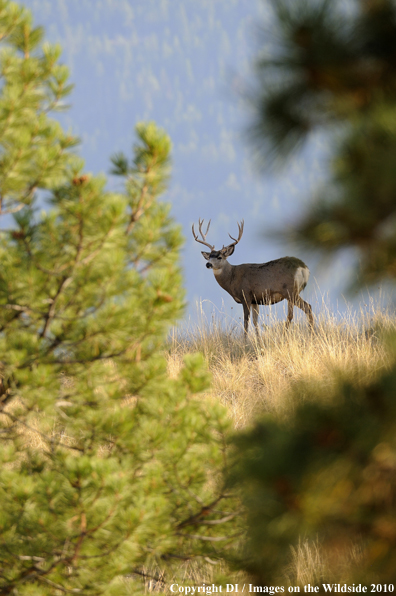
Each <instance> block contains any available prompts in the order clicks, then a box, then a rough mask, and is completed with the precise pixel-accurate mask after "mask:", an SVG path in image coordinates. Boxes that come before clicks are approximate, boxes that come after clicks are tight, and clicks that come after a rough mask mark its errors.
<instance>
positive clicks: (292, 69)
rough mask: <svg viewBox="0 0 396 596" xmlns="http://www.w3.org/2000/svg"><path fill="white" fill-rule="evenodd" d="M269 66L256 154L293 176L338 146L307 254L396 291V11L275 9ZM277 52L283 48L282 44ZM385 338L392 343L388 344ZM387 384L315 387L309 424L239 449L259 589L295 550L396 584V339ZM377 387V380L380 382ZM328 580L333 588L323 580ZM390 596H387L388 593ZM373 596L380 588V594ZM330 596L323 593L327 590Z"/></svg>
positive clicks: (297, 420)
mask: <svg viewBox="0 0 396 596" xmlns="http://www.w3.org/2000/svg"><path fill="white" fill-rule="evenodd" d="M272 6H273V10H274V13H273V14H274V22H273V24H272V25H273V26H272V30H271V32H267V34H268V35H269V37H267V38H266V39H265V41H266V45H265V48H264V49H263V53H262V55H261V56H260V58H259V60H258V62H257V74H258V78H257V89H256V91H257V94H256V95H255V96H254V97H253V102H254V105H255V107H256V120H255V122H254V124H253V126H252V133H253V137H254V138H253V140H254V141H255V143H256V149H257V150H258V151H259V154H260V155H261V159H263V158H264V160H268V159H272V160H275V161H277V162H278V164H281V163H283V164H285V163H287V158H288V157H289V156H290V154H291V153H292V152H293V151H296V150H297V149H298V148H299V147H301V145H302V143H303V142H304V141H305V140H306V138H307V136H308V135H309V133H310V132H311V131H317V130H321V131H322V132H323V133H324V132H325V133H326V134H327V139H328V141H329V143H332V147H333V156H332V160H331V163H332V174H331V175H332V178H331V180H330V181H329V182H328V183H327V185H326V187H325V188H323V189H322V190H321V192H320V193H318V197H317V198H316V200H315V201H313V204H312V208H311V209H310V210H308V211H307V212H306V213H305V214H304V215H303V217H302V219H301V220H300V222H298V223H297V224H296V226H295V227H294V228H293V229H292V230H291V232H292V237H293V238H294V239H295V240H297V241H299V242H300V244H302V245H304V246H309V247H311V248H314V249H315V250H318V249H322V250H325V251H327V252H331V251H333V252H334V251H337V250H339V249H341V248H344V247H352V248H357V249H358V251H359V252H360V257H361V262H362V271H361V276H360V282H361V283H365V282H372V281H374V280H383V279H387V278H390V279H394V277H395V271H396V269H395V265H396V251H395V246H396V245H395V237H396V235H395V232H396V228H395V222H396V168H395V156H396V153H395V150H396V128H395V122H396V120H395V115H396V108H395V105H396V104H395V99H396V5H395V3H394V2H393V1H391V0H368V1H367V0H360V1H358V0H356V1H355V2H352V3H349V5H348V8H349V9H350V10H349V12H346V11H345V10H344V9H345V4H344V5H343V4H342V3H337V2H333V1H331V0H330V1H328V0H321V1H320V2H316V1H315V0H290V1H287V0H278V1H276V2H275V1H274V2H272ZM269 40H271V43H269ZM377 333H378V335H380V330H377ZM382 341H384V342H385V343H384V345H383V346H382V347H383V349H384V352H386V354H387V355H386V361H387V362H388V363H389V365H388V366H387V370H386V371H385V372H382V373H379V372H378V371H368V372H369V373H370V374H367V375H366V376H367V378H369V379H371V380H370V381H367V380H366V379H365V375H363V376H362V373H361V371H356V374H352V375H351V374H350V373H349V374H346V373H345V372H344V371H343V370H338V371H337V370H335V371H334V374H333V378H332V381H331V382H330V383H329V381H328V380H327V381H326V383H324V382H323V383H322V382H320V381H315V382H312V381H309V380H302V381H301V382H300V383H298V384H296V385H295V387H294V388H293V390H292V392H291V395H290V396H289V397H290V403H294V404H296V410H295V414H293V415H291V416H290V419H289V420H287V421H283V422H280V421H279V420H276V419H274V418H272V417H271V416H267V417H266V418H264V419H262V420H261V421H259V422H258V423H257V425H256V427H255V428H254V429H253V430H251V431H246V432H244V433H243V434H241V435H240V436H239V437H237V438H236V440H235V443H236V446H237V449H236V455H235V462H234V465H235V468H234V475H233V481H234V483H235V484H236V485H239V486H241V487H242V490H241V492H242V495H243V499H244V502H245V506H246V510H247V512H248V527H249V530H248V541H247V543H246V548H245V551H244V553H243V557H242V559H241V566H242V568H244V569H245V570H247V571H248V572H249V573H250V574H251V575H252V576H253V577H254V578H255V580H256V582H257V583H261V584H266V585H274V583H273V582H275V585H276V583H277V582H278V583H279V582H282V581H283V580H284V578H285V573H286V571H287V566H288V564H289V562H290V547H292V548H294V549H297V547H298V544H299V542H300V541H302V540H306V539H307V540H311V541H319V544H320V547H321V550H322V553H323V554H324V556H325V559H326V560H327V561H330V565H328V566H327V568H326V569H325V571H324V572H323V571H318V577H320V575H321V574H322V577H321V579H322V581H324V582H326V581H327V582H336V583H337V582H339V581H340V565H337V562H338V563H340V562H342V563H343V564H344V566H345V561H346V560H347V557H348V554H349V553H350V550H351V548H352V547H358V548H359V549H360V556H359V557H358V558H357V565H356V566H352V565H351V566H350V567H349V568H347V569H345V567H344V569H343V574H344V578H345V577H347V578H348V581H349V584H350V585H351V586H352V584H353V582H357V583H359V582H362V583H364V584H369V583H371V582H374V583H375V584H379V585H380V588H381V589H384V590H385V589H388V587H389V585H390V588H389V589H390V590H391V589H392V586H393V585H394V583H395V581H396V572H395V569H396V525H395V519H396V505H395V504H396V466H395V462H396V428H395V382H396V349H395V347H396V338H395V337H394V336H392V335H391V336H389V337H387V338H386V339H384V338H382ZM373 379H374V380H373ZM323 573H325V575H323ZM384 584H385V585H386V587H384ZM368 591H370V588H369V590H368ZM320 592H321V593H322V592H323V589H322V588H321V589H320Z"/></svg>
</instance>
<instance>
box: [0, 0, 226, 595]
mask: <svg viewBox="0 0 396 596" xmlns="http://www.w3.org/2000/svg"><path fill="white" fill-rule="evenodd" d="M42 38H43V31H42V29H41V28H33V26H32V18H31V15H30V13H29V12H28V11H26V10H25V9H24V8H22V7H20V6H18V5H16V4H15V3H12V2H9V1H6V0H0V39H1V47H0V68H1V71H0V72H1V76H2V85H1V99H0V106H1V107H0V130H1V137H0V143H1V155H0V163H1V165H0V189H1V198H0V200H1V205H0V206H1V215H3V216H4V215H5V214H11V216H12V217H13V223H12V225H11V226H10V227H7V228H5V227H3V228H2V229H1V230H0V263H1V268H0V367H1V368H0V377H1V385H0V503H1V507H0V593H1V594H20V595H22V594H37V595H39V594H40V596H42V595H45V594H58V593H69V592H70V593H81V594H95V595H97V594H124V593H125V594H126V593H130V592H131V590H138V591H139V586H133V585H131V582H132V581H133V579H131V578H137V577H139V576H140V577H149V576H153V577H154V578H156V579H157V581H158V582H159V585H160V586H164V585H166V581H167V578H168V574H169V573H171V572H172V573H174V574H176V577H177V573H178V569H179V570H180V573H182V571H183V570H182V563H183V561H189V560H191V559H192V558H194V557H201V558H202V557H207V556H210V557H211V559H217V558H219V557H221V556H222V547H226V546H230V545H231V544H232V540H233V539H232V537H231V536H232V534H233V532H234V530H233V529H232V525H233V523H234V522H233V518H234V517H235V516H234V515H233V513H232V501H230V499H229V497H228V496H227V494H226V493H225V492H224V487H223V481H222V469H223V467H224V465H225V457H226V456H225V434H226V431H227V428H228V422H227V419H226V417H225V415H224V412H223V410H222V408H221V407H219V406H217V405H214V404H210V406H209V404H206V403H205V402H203V401H202V400H201V399H200V398H199V396H197V395H196V394H197V393H199V392H200V391H201V390H202V389H203V388H205V387H206V386H207V384H208V373H207V372H206V370H205V367H204V366H203V361H202V358H201V357H200V356H199V355H197V356H190V357H189V358H187V359H186V361H185V366H184V368H183V369H182V371H181V373H180V374H179V376H178V378H176V379H170V378H169V375H168V373H167V370H166V360H165V358H164V354H163V350H164V343H165V341H166V334H167V332H168V330H169V326H170V325H171V324H173V323H174V322H175V321H176V320H177V319H178V318H179V317H180V315H181V313H182V312H183V307H184V293H183V290H182V287H181V282H182V277H181V271H180V265H179V250H180V247H181V244H182V237H181V233H180V227H179V226H177V225H175V223H174V221H173V220H172V218H171V217H170V214H169V205H167V204H166V203H164V202H162V201H160V200H158V199H159V196H160V195H161V193H163V192H164V190H165V189H166V186H167V181H168V178H169V175H170V150H171V143H170V139H169V137H168V136H167V134H166V133H165V132H164V131H163V130H161V129H160V128H158V127H157V126H156V125H155V124H154V123H146V124H143V123H141V124H139V125H138V126H137V127H136V134H137V143H136V145H135V147H134V152H133V159H132V161H131V162H129V161H128V159H127V158H126V157H125V156H123V155H117V156H115V157H114V158H113V166H114V173H116V174H117V175H120V176H122V177H123V180H124V182H125V184H124V187H125V188H124V191H123V192H119V193H116V192H108V191H107V190H106V179H105V177H104V176H92V175H90V174H88V173H85V172H84V170H83V162H82V160H81V159H80V158H79V157H78V156H77V155H76V154H75V153H74V152H73V151H72V150H71V149H72V148H73V147H75V145H76V143H77V139H76V138H75V137H73V136H72V135H71V134H66V133H64V132H63V130H62V128H61V126H60V125H59V123H57V122H56V121H55V120H53V119H51V116H50V115H51V112H52V111H53V110H55V109H57V108H59V107H64V104H63V101H64V98H65V97H66V96H67V94H68V93H69V92H70V90H71V86H70V85H69V84H68V82H67V81H68V73H67V69H66V68H65V67H64V66H61V65H59V64H58V59H59V56H60V49H59V48H58V47H53V46H50V45H48V44H44V45H42V46H41V41H42ZM43 201H44V202H45V206H46V209H45V210H44V211H40V210H39V208H40V207H42V205H43ZM9 217H10V215H9ZM223 503H225V504H224V505H223ZM223 509H225V510H226V513H225V512H223V511H222V510H223ZM172 569H173V570H172ZM128 578H129V579H128Z"/></svg>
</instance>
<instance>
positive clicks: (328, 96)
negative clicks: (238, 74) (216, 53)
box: [252, 0, 396, 283]
mask: <svg viewBox="0 0 396 596" xmlns="http://www.w3.org/2000/svg"><path fill="white" fill-rule="evenodd" d="M272 4H273V8H274V13H275V16H274V18H275V25H274V27H273V29H272V32H271V33H269V36H270V38H271V40H272V41H271V43H270V46H269V47H270V50H269V51H268V45H267V51H266V53H265V54H264V55H263V57H262V59H259V60H258V61H257V74H258V82H259V87H258V90H257V93H256V94H255V95H254V98H253V102H254V104H255V108H256V121H255V122H254V125H253V126H252V136H253V140H254V141H255V143H256V146H257V147H258V149H259V151H260V152H261V153H262V154H263V155H264V157H265V160H268V159H270V161H271V159H281V158H284V157H286V156H288V155H289V154H290V152H291V151H292V150H293V149H295V148H296V147H298V146H299V145H301V143H302V141H303V140H304V139H305V138H306V136H307V135H308V134H309V133H310V132H311V131H315V130H323V129H324V130H326V131H327V133H328V136H329V142H330V138H331V137H330V133H331V131H332V130H333V131H334V130H335V129H337V132H338V134H337V135H336V136H335V137H334V136H333V139H332V141H333V143H334V146H335V150H334V158H333V175H332V179H331V180H330V181H329V182H327V183H326V187H325V188H322V189H321V190H320V191H319V192H318V193H317V198H316V201H315V206H314V207H313V209H312V210H311V211H309V212H308V213H306V214H305V216H304V217H303V218H302V219H301V221H300V223H299V224H298V225H297V226H295V227H294V229H292V230H290V231H289V235H290V236H291V237H292V238H293V239H294V240H296V241H297V242H299V243H300V244H302V245H304V246H305V247H309V248H313V249H322V250H324V251H326V252H329V251H336V250H337V249H339V248H342V247H357V248H358V249H359V250H360V253H361V262H362V272H361V278H360V279H361V282H362V283H373V282H376V281H377V280H378V279H381V278H383V277H390V278H392V279H393V278H395V276H396V245H395V241H394V238H395V232H396V228H395V225H396V224H395V221H396V215H395V211H396V209H395V192H396V186H395V185H396V181H395V180H396V179H395V176H394V174H393V170H394V167H393V164H394V162H395V155H396V154H395V151H396V128H395V121H396V120H395V119H396V112H395V99H396V63H395V59H394V40H395V37H396V6H395V3H394V2H393V1H392V0H374V1H372V2H364V1H363V0H361V1H358V0H355V2H354V3H353V4H354V6H353V9H354V10H352V11H351V12H350V13H349V14H345V13H343V12H342V8H341V7H340V5H339V4H338V3H336V2H329V1H327V0H321V2H319V3H318V2H313V1H308V0H299V1H297V2H292V1H288V0H282V1H280V2H275V1H274V2H273V3H272Z"/></svg>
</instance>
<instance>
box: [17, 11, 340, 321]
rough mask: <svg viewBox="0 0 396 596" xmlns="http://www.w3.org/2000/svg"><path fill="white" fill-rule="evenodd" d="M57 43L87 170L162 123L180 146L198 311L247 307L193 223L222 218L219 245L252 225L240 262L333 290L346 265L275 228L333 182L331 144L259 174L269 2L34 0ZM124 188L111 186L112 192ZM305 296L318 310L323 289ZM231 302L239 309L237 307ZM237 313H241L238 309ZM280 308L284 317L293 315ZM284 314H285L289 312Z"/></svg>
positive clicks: (179, 214)
mask: <svg viewBox="0 0 396 596" xmlns="http://www.w3.org/2000/svg"><path fill="white" fill-rule="evenodd" d="M24 4H25V5H26V6H27V7H29V8H30V9H31V10H32V11H33V15H34V21H35V23H36V24H40V25H44V27H45V29H46V38H47V39H48V40H50V41H51V42H60V43H61V45H62V47H63V56H62V61H63V62H64V63H66V64H67V65H68V66H69V67H70V71H71V80H72V82H73V83H75V89H74V91H73V93H72V95H71V97H70V102H71V104H72V106H71V109H70V110H69V111H68V112H67V113H66V114H65V115H63V116H62V123H63V124H64V125H65V126H66V127H71V128H72V129H73V132H74V133H76V134H78V135H79V136H80V137H81V139H82V145H81V147H80V153H81V155H82V156H83V157H84V158H85V160H86V165H87V169H88V170H89V171H92V172H94V173H98V172H105V173H108V172H109V169H110V161H109V158H110V156H111V155H112V154H113V153H115V152H117V151H120V150H122V151H124V152H126V153H127V154H129V155H130V154H131V147H132V145H133V142H134V133H133V129H134V126H135V124H136V122H138V121H140V120H155V121H156V122H157V123H158V124H159V125H161V126H163V127H164V128H165V129H166V130H167V132H168V133H169V134H170V136H171V138H172V141H173V176H172V182H171V186H170V188H169V191H168V192H167V194H166V196H165V197H164V199H165V200H167V201H169V202H171V204H172V213H173V216H174V218H175V219H176V220H177V221H178V222H179V223H181V224H182V226H183V230H184V234H185V237H186V245H185V249H184V251H183V265H184V269H185V279H186V282H185V283H186V288H187V292H188V300H189V303H190V306H189V314H190V315H191V314H194V313H195V308H196V307H195V303H196V301H197V300H200V299H203V300H205V305H206V307H207V310H208V311H210V310H211V309H212V304H213V305H214V307H215V308H221V307H222V303H223V301H224V306H225V310H226V311H227V312H228V313H235V312H237V313H238V317H239V316H242V312H240V313H239V310H238V309H240V310H241V311H242V308H241V307H237V305H236V304H235V303H234V302H233V301H232V299H231V298H230V297H228V295H227V294H226V293H225V292H224V291H223V290H222V289H221V288H220V286H218V284H217V282H216V281H215V279H214V276H213V274H212V272H210V271H209V270H207V269H206V268H205V261H204V259H203V257H202V256H201V247H200V245H198V244H197V243H195V242H194V240H193V238H192V235H191V224H192V223H193V222H197V221H198V218H199V217H202V218H205V219H209V218H211V219H212V225H211V231H210V238H209V237H208V240H210V241H211V243H214V244H215V245H216V247H217V246H219V245H220V246H222V245H223V244H225V243H227V239H228V232H230V233H231V234H232V235H234V234H235V233H237V225H236V222H237V221H238V220H241V219H242V218H243V219H244V220H245V233H244V237H243V239H242V241H241V243H240V245H238V247H237V248H236V250H235V253H234V255H233V256H232V257H231V258H230V262H231V263H233V264H238V263H243V262H265V261H269V260H271V259H274V258H278V257H281V256H285V255H287V254H294V255H295V256H299V257H300V258H303V259H304V260H305V261H306V262H307V263H308V265H309V266H310V269H311V274H312V280H313V278H314V277H316V278H317V280H318V282H319V284H320V287H321V290H322V291H323V292H326V291H328V290H331V292H332V294H331V295H332V300H333V301H334V300H335V298H336V296H337V293H338V291H339V290H338V289H337V290H334V288H335V287H337V288H339V286H338V285H337V284H338V283H339V278H340V277H342V271H343V270H344V267H338V268H337V267H336V268H333V269H331V272H330V273H328V272H327V275H326V272H324V271H323V267H317V266H315V260H314V259H313V257H309V256H307V255H304V254H302V253H301V251H296V250H295V249H294V250H293V249H290V247H287V246H280V245H279V244H278V245H277V244H274V242H270V241H269V240H266V239H265V238H264V237H263V231H264V230H265V229H272V228H273V227H274V226H277V227H280V226H282V225H285V224H286V223H288V222H290V221H292V220H293V218H295V217H296V214H298V212H299V211H300V210H301V208H302V207H301V206H302V205H303V204H304V202H306V201H307V199H308V198H309V196H310V194H311V193H312V191H313V190H314V189H315V187H316V186H317V184H318V181H319V180H321V178H323V175H324V168H323V163H324V157H325V156H326V147H325V143H324V142H323V141H322V143H321V142H319V140H318V139H317V140H316V141H315V142H314V143H312V144H311V145H310V146H309V147H308V148H307V149H306V151H305V152H303V154H301V155H298V156H296V157H294V158H293V159H292V160H291V162H290V163H289V164H288V166H287V167H286V168H285V169H284V171H283V172H282V173H281V174H280V175H278V176H277V177H273V176H269V175H268V174H266V175H263V174H260V173H258V172H257V171H256V170H255V168H253V166H252V157H251V151H250V147H249V145H248V144H247V142H246V139H245V138H244V130H245V127H246V123H247V122H248V120H249V111H248V108H247V106H246V105H244V103H243V102H242V100H241V98H240V94H239V93H238V89H240V86H241V81H243V80H246V79H248V78H249V76H250V75H251V67H252V60H253V56H254V55H255V54H256V52H257V36H256V33H257V27H258V25H259V24H265V23H267V24H268V19H269V12H268V3H266V2H265V1H264V0H25V2H24ZM111 183H113V184H114V181H110V184H111ZM309 285H310V289H309V288H307V290H306V292H305V296H306V299H308V300H311V301H312V303H313V305H314V308H315V297H314V296H313V295H312V294H313V292H314V290H315V282H314V281H313V283H311V282H310V284H309ZM231 306H233V307H235V308H234V309H233V310H232V311H231ZM236 307H237V308H236ZM273 308H276V309H278V311H279V313H281V311H282V310H283V306H281V307H279V306H278V307H273ZM280 316H283V315H280Z"/></svg>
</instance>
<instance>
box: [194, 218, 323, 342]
mask: <svg viewBox="0 0 396 596" xmlns="http://www.w3.org/2000/svg"><path fill="white" fill-rule="evenodd" d="M210 222H211V220H209V223H208V225H207V228H206V232H205V233H204V232H203V230H202V225H203V223H204V220H203V219H202V220H201V219H199V224H198V226H199V227H198V229H199V234H200V235H201V238H202V239H199V238H198V235H197V234H196V233H195V230H194V224H193V226H192V233H193V236H194V240H195V241H196V242H199V243H200V244H204V245H205V246H207V247H208V248H209V249H210V252H204V251H202V255H203V256H204V258H205V259H206V261H207V263H206V267H207V268H208V269H212V270H213V273H214V276H215V279H216V281H217V283H218V284H219V285H220V286H221V287H222V288H223V290H225V291H226V292H228V293H229V294H230V296H232V297H233V299H234V300H235V302H237V303H238V304H242V306H243V315H244V331H245V334H247V333H248V328H249V318H250V310H251V311H252V315H253V325H254V328H255V331H256V334H257V336H258V335H259V328H258V316H259V307H260V305H267V306H271V305H272V304H277V303H278V302H281V301H282V300H287V303H288V310H287V320H286V328H288V327H289V325H290V323H291V321H292V320H293V309H294V307H295V306H297V307H298V308H300V309H301V310H302V311H304V312H305V314H306V315H307V318H308V323H309V326H310V328H311V329H313V326H314V317H313V314H312V307H311V305H310V304H308V302H305V300H303V299H302V298H301V296H300V292H302V290H303V289H304V288H305V287H306V285H307V283H308V279H309V269H308V267H307V265H306V264H305V263H304V262H303V261H301V260H300V259H297V258H296V257H282V258H280V259H276V260H275V261H269V262H268V263H260V264H259V263H244V264H242V265H231V264H230V263H229V262H228V260H227V259H228V257H230V256H231V255H232V254H233V253H234V250H235V247H236V245H237V244H238V243H239V242H240V240H241V238H242V235H243V228H244V221H243V220H242V221H241V222H240V223H238V231H239V233H238V238H233V237H232V236H231V234H228V235H229V237H230V238H231V240H233V242H232V243H231V244H228V245H227V246H224V245H223V248H221V249H220V250H216V249H215V247H214V245H213V246H212V245H211V244H209V243H208V242H207V241H206V236H207V234H208V232H209V227H210Z"/></svg>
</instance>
